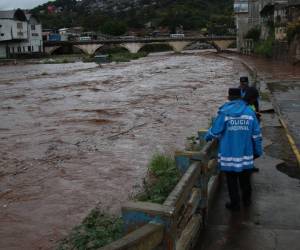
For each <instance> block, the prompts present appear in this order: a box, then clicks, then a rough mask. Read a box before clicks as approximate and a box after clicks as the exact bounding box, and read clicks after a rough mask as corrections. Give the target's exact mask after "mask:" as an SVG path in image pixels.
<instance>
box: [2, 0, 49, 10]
mask: <svg viewBox="0 0 300 250" xmlns="http://www.w3.org/2000/svg"><path fill="white" fill-rule="evenodd" d="M47 2H49V0H0V10H10V9H17V8H21V9H31V8H33V7H36V6H38V5H39V4H43V3H47Z"/></svg>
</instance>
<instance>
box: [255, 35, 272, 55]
mask: <svg viewBox="0 0 300 250" xmlns="http://www.w3.org/2000/svg"><path fill="white" fill-rule="evenodd" d="M273 45H274V38H272V37H269V38H268V39H267V40H262V41H260V42H257V43H256V44H255V46H254V53H255V54H258V55H261V56H265V57H267V58H271V57H272V56H273Z"/></svg>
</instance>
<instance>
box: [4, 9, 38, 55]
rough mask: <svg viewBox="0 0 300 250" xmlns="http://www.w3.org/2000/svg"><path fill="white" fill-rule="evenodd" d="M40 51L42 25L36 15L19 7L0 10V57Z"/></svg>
mask: <svg viewBox="0 0 300 250" xmlns="http://www.w3.org/2000/svg"><path fill="white" fill-rule="evenodd" d="M42 51H43V39H42V26H41V24H40V23H39V21H38V19H37V18H36V17H34V16H33V15H31V14H26V13H25V12H24V11H22V10H20V9H17V10H11V11H0V58H11V57H17V56H20V55H23V54H33V53H41V52H42Z"/></svg>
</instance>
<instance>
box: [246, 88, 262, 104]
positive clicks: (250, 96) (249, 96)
mask: <svg viewBox="0 0 300 250" xmlns="http://www.w3.org/2000/svg"><path fill="white" fill-rule="evenodd" d="M258 97H259V93H258V90H257V89H256V88H255V87H250V88H247V90H246V93H245V96H244V100H245V101H247V102H249V101H251V100H257V98H258Z"/></svg>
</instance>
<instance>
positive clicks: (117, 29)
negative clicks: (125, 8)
mask: <svg viewBox="0 0 300 250" xmlns="http://www.w3.org/2000/svg"><path fill="white" fill-rule="evenodd" d="M100 30H101V32H102V33H103V34H108V35H112V36H120V35H123V34H125V33H126V31H127V25H126V24H125V23H123V22H119V21H115V20H111V21H107V22H105V23H104V24H103V25H102V26H101V28H100Z"/></svg>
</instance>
